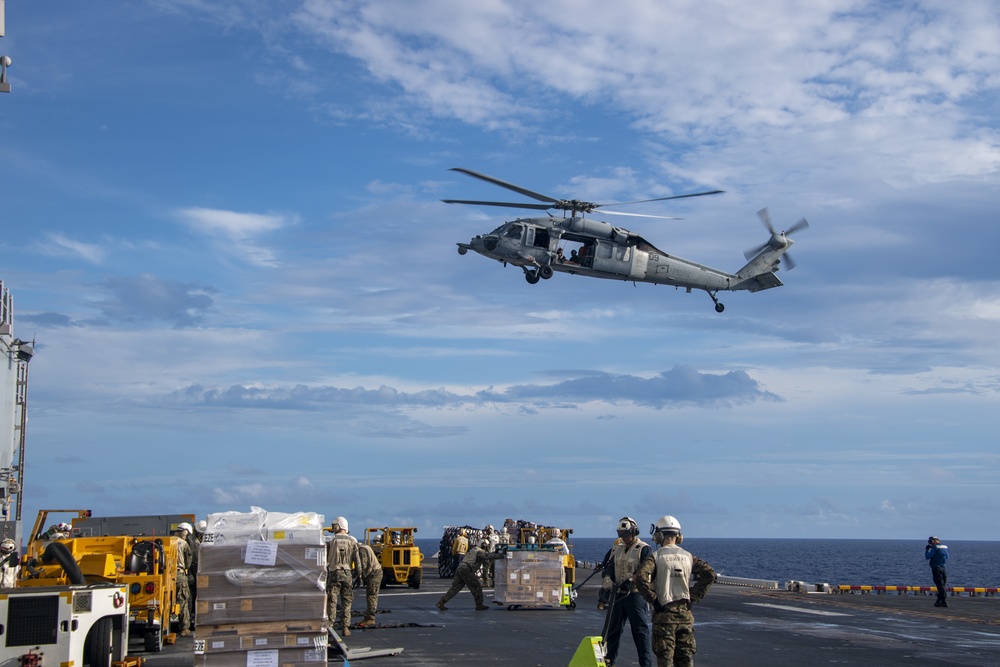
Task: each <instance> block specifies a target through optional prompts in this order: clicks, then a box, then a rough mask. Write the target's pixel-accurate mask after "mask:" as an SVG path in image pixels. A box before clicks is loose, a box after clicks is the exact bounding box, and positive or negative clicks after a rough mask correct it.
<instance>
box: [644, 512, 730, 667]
mask: <svg viewBox="0 0 1000 667" xmlns="http://www.w3.org/2000/svg"><path fill="white" fill-rule="evenodd" d="M649 533H650V535H652V536H653V541H654V542H655V543H656V544H657V545H658V546H659V549H657V550H656V553H654V554H652V555H650V556H649V557H648V558H646V559H645V560H643V562H642V565H641V566H640V567H639V573H638V576H637V577H636V583H637V585H638V587H639V592H640V593H642V595H643V597H645V598H646V599H647V600H649V602H650V604H652V605H653V652H654V653H655V654H656V664H657V665H658V666H659V667H690V666H692V665H694V654H695V651H696V649H697V646H696V644H695V640H694V615H692V614H691V603H692V602H697V601H699V600H701V599H702V598H703V597H705V593H706V591H708V587H709V586H711V585H712V584H713V583H714V582H715V570H713V569H712V567H711V566H710V565H709V564H708V563H706V562H705V561H703V560H701V559H700V558H698V557H696V556H693V555H692V554H690V553H689V552H687V551H685V550H684V549H681V548H680V546H679V545H680V543H681V542H683V541H684V536H683V535H682V534H681V524H680V522H679V521H677V519H675V518H674V517H672V516H670V515H669V514H667V515H664V516H662V517H660V518H659V519H657V521H656V523H654V524H652V525H651V526H650V527H649Z"/></svg>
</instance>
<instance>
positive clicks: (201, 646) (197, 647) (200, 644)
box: [194, 639, 205, 655]
mask: <svg viewBox="0 0 1000 667" xmlns="http://www.w3.org/2000/svg"><path fill="white" fill-rule="evenodd" d="M194 654H195V655H204V654H205V640H204V639H195V640H194Z"/></svg>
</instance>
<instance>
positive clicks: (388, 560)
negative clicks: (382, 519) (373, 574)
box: [365, 526, 424, 588]
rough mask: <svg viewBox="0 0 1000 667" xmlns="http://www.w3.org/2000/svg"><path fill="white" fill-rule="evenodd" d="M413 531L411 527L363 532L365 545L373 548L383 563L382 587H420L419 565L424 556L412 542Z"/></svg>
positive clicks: (414, 531) (414, 529)
mask: <svg viewBox="0 0 1000 667" xmlns="http://www.w3.org/2000/svg"><path fill="white" fill-rule="evenodd" d="M416 532H417V529H416V528H415V527H412V526H410V527H407V528H389V527H382V528H366V529H365V544H367V545H368V546H370V547H371V548H372V551H374V552H375V554H376V555H377V556H378V558H379V562H380V563H381V564H382V586H381V587H382V588H385V587H386V586H392V585H397V586H409V587H410V588H420V581H421V579H422V576H421V569H420V564H421V563H422V562H423V560H424V557H423V554H421V553H420V548H419V547H418V546H417V545H416V544H415V543H414V542H413V536H414V534H415V533H416Z"/></svg>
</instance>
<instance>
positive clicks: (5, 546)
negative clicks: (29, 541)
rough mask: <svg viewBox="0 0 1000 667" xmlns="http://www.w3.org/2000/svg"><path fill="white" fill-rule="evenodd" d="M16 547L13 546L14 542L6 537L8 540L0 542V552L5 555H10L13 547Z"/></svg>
mask: <svg viewBox="0 0 1000 667" xmlns="http://www.w3.org/2000/svg"><path fill="white" fill-rule="evenodd" d="M16 546H17V545H16V544H14V540H12V539H10V538H9V537H8V538H7V539H6V540H4V541H3V542H0V551H2V552H4V553H5V554H7V553H10V552H11V551H13V550H14V547H16Z"/></svg>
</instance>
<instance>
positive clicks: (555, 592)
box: [552, 588, 562, 598]
mask: <svg viewBox="0 0 1000 667" xmlns="http://www.w3.org/2000/svg"><path fill="white" fill-rule="evenodd" d="M552 597H554V598H561V597H562V593H561V592H560V590H559V589H558V588H553V589H552Z"/></svg>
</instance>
